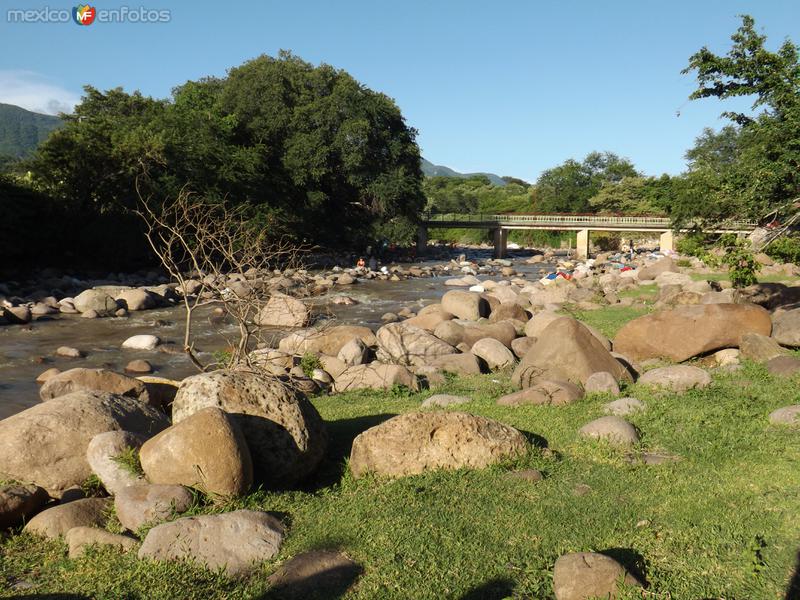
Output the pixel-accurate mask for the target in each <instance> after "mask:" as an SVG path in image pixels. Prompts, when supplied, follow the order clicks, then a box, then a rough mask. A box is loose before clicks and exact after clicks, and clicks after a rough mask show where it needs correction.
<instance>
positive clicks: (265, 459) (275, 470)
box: [172, 371, 328, 487]
mask: <svg viewBox="0 0 800 600" xmlns="http://www.w3.org/2000/svg"><path fill="white" fill-rule="evenodd" d="M209 406H216V407H217V408H220V409H222V410H224V411H225V412H227V413H230V414H231V415H232V416H233V418H234V420H235V421H236V423H237V424H238V425H239V427H240V428H241V430H242V433H243V434H244V437H245V440H247V446H248V448H249V449H250V455H251V457H252V459H253V474H254V476H255V478H256V479H258V480H263V481H265V482H267V483H269V484H270V485H273V486H281V487H284V486H289V485H293V484H294V483H296V482H298V481H300V480H302V479H303V478H305V477H306V476H308V475H310V474H311V473H312V472H313V471H314V470H315V469H316V467H317V465H318V464H319V461H320V460H322V456H323V455H324V453H325V448H326V446H327V441H328V436H327V432H326V430H325V424H324V423H323V422H322V418H321V417H320V416H319V413H318V412H317V410H316V409H315V408H314V405H313V404H311V402H309V401H308V399H307V398H306V397H305V396H304V395H303V394H301V393H299V392H298V391H296V390H293V389H291V388H289V387H287V385H286V384H284V383H283V382H282V381H280V380H278V379H274V378H270V377H265V376H263V375H259V374H256V373H249V372H245V371H215V372H213V373H203V374H200V375H193V376H192V377H187V378H186V379H184V380H183V383H181V386H180V388H178V393H177V394H176V395H175V401H174V402H173V403H172V421H173V423H175V424H177V423H180V422H181V421H183V420H184V419H186V418H188V417H189V416H191V415H193V414H195V413H196V412H198V411H200V410H202V409H204V408H208V407H209Z"/></svg>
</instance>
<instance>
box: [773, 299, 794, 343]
mask: <svg viewBox="0 0 800 600" xmlns="http://www.w3.org/2000/svg"><path fill="white" fill-rule="evenodd" d="M772 337H773V338H774V339H775V341H776V342H778V343H779V344H780V345H782V346H791V347H793V348H796V347H798V346H800V308H794V309H792V310H786V311H783V312H781V313H778V314H775V315H773V316H772Z"/></svg>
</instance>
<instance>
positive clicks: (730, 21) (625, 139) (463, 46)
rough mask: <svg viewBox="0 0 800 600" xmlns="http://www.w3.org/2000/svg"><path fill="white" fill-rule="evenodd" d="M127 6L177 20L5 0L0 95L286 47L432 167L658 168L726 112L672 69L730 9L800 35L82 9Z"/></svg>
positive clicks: (525, 18)
mask: <svg viewBox="0 0 800 600" xmlns="http://www.w3.org/2000/svg"><path fill="white" fill-rule="evenodd" d="M122 5H126V6H128V7H131V8H136V9H138V8H140V7H143V8H146V9H169V10H170V12H171V15H170V17H171V18H170V21H169V22H167V23H147V24H145V23H136V24H120V23H101V22H97V21H96V22H95V23H93V24H92V25H90V26H78V25H76V24H75V23H72V22H69V23H49V24H41V23H10V22H8V15H7V11H8V10H9V9H22V8H24V9H40V8H43V7H50V8H51V9H67V10H71V8H72V4H70V3H66V2H63V3H59V2H58V1H57V0H45V1H44V2H40V1H26V0H2V1H0V7H2V9H1V10H2V14H0V102H10V103H15V104H20V105H22V106H25V107H26V108H30V109H39V110H44V111H50V112H53V111H55V110H57V109H58V108H61V107H64V106H69V105H70V104H74V102H75V101H76V100H77V99H78V98H79V96H80V94H81V86H82V85H84V84H91V85H93V86H95V87H98V88H101V89H107V88H111V87H116V86H122V87H124V88H125V89H126V90H128V91H132V90H137V89H138V90H141V91H142V92H143V93H145V94H149V95H152V96H156V97H166V96H168V95H169V94H170V90H171V89H172V88H173V87H174V86H175V85H178V84H181V83H183V82H185V81H186V80H189V79H196V78H199V77H203V76H206V75H224V74H225V71H226V69H228V68H229V67H232V66H235V65H238V64H240V63H242V62H243V61H245V60H247V59H249V58H252V57H254V56H257V55H259V54H262V53H266V54H271V55H274V54H276V53H277V52H278V50H280V49H287V50H291V51H292V52H294V53H295V54H297V55H298V56H300V57H302V58H304V59H305V60H307V61H310V62H312V63H315V64H316V63H320V62H326V63H329V64H331V65H334V66H335V67H339V68H343V69H346V70H347V71H349V72H350V73H351V74H353V75H354V76H355V77H356V78H357V79H358V80H360V81H361V82H362V83H364V84H365V85H367V86H369V87H370V88H372V89H375V90H379V91H382V92H384V93H386V94H388V95H389V96H391V97H393V98H394V99H395V100H396V102H397V103H398V105H399V106H400V108H401V110H402V111H403V114H404V115H405V117H406V119H407V121H408V123H409V124H410V125H411V126H413V127H415V128H416V129H418V130H419V138H418V141H419V144H420V147H421V148H422V153H423V156H425V157H426V158H427V159H428V160H431V161H432V162H434V163H437V164H444V165H447V166H449V167H452V168H454V169H457V170H459V171H489V172H494V173H498V174H500V175H514V176H517V177H522V178H524V179H527V180H531V181H532V180H535V178H536V177H537V176H538V174H539V173H540V172H541V171H542V170H543V169H546V168H548V167H551V166H554V165H556V164H558V163H560V162H562V161H564V160H565V159H567V158H572V157H574V158H582V157H583V156H584V155H585V154H586V153H588V152H590V151H592V150H610V151H613V152H616V153H618V154H621V155H623V156H626V157H628V158H630V159H631V160H633V162H634V163H635V164H636V166H637V167H638V168H640V169H641V170H643V171H644V172H646V173H648V174H654V175H656V174H660V173H662V172H667V173H678V172H680V171H681V170H683V168H684V159H683V155H684V152H685V151H686V149H687V148H689V147H690V146H691V145H692V142H693V140H694V138H695V137H696V136H697V135H698V134H699V133H700V132H701V130H702V128H703V127H706V126H711V127H719V126H721V125H722V124H723V121H721V120H720V119H719V114H720V113H721V112H722V110H724V107H723V106H722V104H721V103H720V102H718V101H716V100H704V101H700V102H689V103H687V102H686V98H687V96H688V95H689V93H691V91H692V90H693V89H694V81H693V79H692V77H691V76H688V75H681V74H680V71H681V69H682V68H683V67H685V66H686V63H687V60H688V57H689V56H690V55H691V54H692V53H693V52H695V51H696V50H698V49H699V48H700V47H701V46H703V45H707V46H709V48H710V49H712V50H714V51H716V52H725V51H727V48H728V47H729V43H730V40H729V37H730V35H731V33H733V31H734V30H735V29H736V27H737V26H738V24H739V20H738V18H737V16H736V15H738V14H741V13H748V14H752V15H753V16H754V17H755V18H756V24H757V26H758V27H759V28H760V29H761V30H762V31H763V32H764V33H766V34H767V36H768V44H769V45H770V47H771V48H775V47H777V45H778V44H779V43H780V42H782V41H783V40H784V39H785V38H786V37H789V38H791V39H792V40H793V41H794V42H795V43H800V2H798V1H797V0H762V1H758V2H757V1H752V0H751V1H749V2H744V1H740V0H689V1H687V0H679V1H661V2H655V1H649V0H620V1H616V0H582V1H577V0H572V1H556V0H550V1H547V2H544V1H540V0H529V1H523V0H514V1H503V0H499V1H498V0H495V1H488V0H483V1H473V0H461V1H455V0H427V1H421V0H402V1H400V0H393V1H388V0H328V1H323V0H295V1H290V0H283V1H280V2H278V1H274V0H264V1H261V2H220V1H219V0H217V1H215V2H211V1H205V0H197V1H188V0H187V1H181V2H163V1H162V2H159V1H155V0H143V1H142V2H139V1H138V0H129V1H127V2H120V1H114V2H110V1H109V2H104V3H102V4H99V3H98V4H93V6H95V7H96V8H97V9H98V10H101V9H109V8H115V7H120V6H122ZM739 106H742V105H741V104H739ZM678 110H680V117H678V116H677V114H676V111H678Z"/></svg>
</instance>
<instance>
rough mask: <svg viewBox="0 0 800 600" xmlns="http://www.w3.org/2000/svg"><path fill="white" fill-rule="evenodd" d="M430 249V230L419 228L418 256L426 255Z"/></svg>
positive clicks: (422, 226) (423, 226)
mask: <svg viewBox="0 0 800 600" xmlns="http://www.w3.org/2000/svg"><path fill="white" fill-rule="evenodd" d="M427 248H428V228H427V227H426V226H425V225H420V226H419V227H418V228H417V256H420V255H422V254H425V252H426V251H427Z"/></svg>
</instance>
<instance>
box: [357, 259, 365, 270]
mask: <svg viewBox="0 0 800 600" xmlns="http://www.w3.org/2000/svg"><path fill="white" fill-rule="evenodd" d="M366 266H367V263H365V262H364V257H363V256H362V257H361V258H359V259H358V262H357V263H356V268H358V269H363V268H364V267H366Z"/></svg>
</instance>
